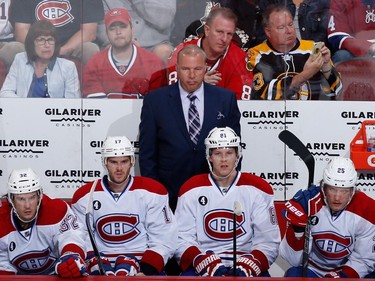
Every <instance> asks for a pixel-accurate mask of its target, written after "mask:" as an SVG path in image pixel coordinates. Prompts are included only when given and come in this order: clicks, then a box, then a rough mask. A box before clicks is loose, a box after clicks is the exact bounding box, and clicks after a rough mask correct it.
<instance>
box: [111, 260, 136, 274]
mask: <svg viewBox="0 0 375 281" xmlns="http://www.w3.org/2000/svg"><path fill="white" fill-rule="evenodd" d="M139 271H140V267H139V262H138V259H137V258H136V257H134V256H131V255H126V256H122V255H121V256H118V257H117V259H116V263H115V275H116V276H134V275H136V274H137V273H138V272H139Z"/></svg>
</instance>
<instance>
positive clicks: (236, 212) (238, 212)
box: [233, 201, 242, 276]
mask: <svg viewBox="0 0 375 281" xmlns="http://www.w3.org/2000/svg"><path fill="white" fill-rule="evenodd" d="M241 215H242V207H241V204H240V202H238V201H234V206H233V276H237V271H236V269H237V216H241Z"/></svg>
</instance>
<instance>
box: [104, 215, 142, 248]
mask: <svg viewBox="0 0 375 281" xmlns="http://www.w3.org/2000/svg"><path fill="white" fill-rule="evenodd" d="M138 224H139V217H138V215H133V214H110V215H107V216H103V217H101V218H99V219H98V220H97V230H98V235H99V236H100V238H101V239H102V240H103V241H104V242H107V243H114V244H122V243H127V242H129V241H131V240H133V239H134V238H136V237H137V236H138V235H139V234H140V231H139V229H138V228H137V225H138Z"/></svg>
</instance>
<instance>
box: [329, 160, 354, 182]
mask: <svg viewBox="0 0 375 281" xmlns="http://www.w3.org/2000/svg"><path fill="white" fill-rule="evenodd" d="M323 183H324V184H328V185H331V186H334V187H342V188H351V187H355V186H356V183H357V171H356V170H355V167H354V164H353V162H352V160H350V159H349V158H344V157H335V158H333V159H332V160H331V161H330V162H329V163H328V165H327V167H326V168H325V169H324V172H323Z"/></svg>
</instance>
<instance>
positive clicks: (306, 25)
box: [183, 0, 329, 51]
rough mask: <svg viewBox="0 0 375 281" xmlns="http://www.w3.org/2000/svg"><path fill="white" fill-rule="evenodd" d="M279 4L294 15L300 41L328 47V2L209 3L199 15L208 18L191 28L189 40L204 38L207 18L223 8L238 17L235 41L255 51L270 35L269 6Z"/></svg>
mask: <svg viewBox="0 0 375 281" xmlns="http://www.w3.org/2000/svg"><path fill="white" fill-rule="evenodd" d="M183 2H186V1H183ZM196 2H198V1H196ZM199 2H200V1H199ZM276 3H280V4H283V5H285V6H287V7H288V9H289V10H290V12H291V13H292V15H293V20H294V24H295V27H296V33H297V38H299V39H305V40H314V41H322V42H325V43H326V42H327V25H328V10H329V1H327V0H314V1H309V0H307V1H303V0H294V1H292V0H260V1H253V0H246V1H238V0H216V1H208V2H207V4H206V9H205V10H204V8H203V9H201V10H198V11H196V13H198V14H200V13H201V12H202V11H203V10H204V11H205V15H204V16H203V17H202V18H201V19H200V20H197V21H196V22H195V23H193V25H190V26H189V27H190V28H189V31H188V34H187V36H186V37H188V36H189V35H195V36H198V37H199V36H200V33H202V34H203V33H204V30H203V26H204V23H205V18H206V16H207V15H208V13H207V12H209V11H210V9H212V7H216V6H218V5H221V7H228V8H230V9H232V10H233V12H234V13H235V14H236V16H237V18H238V23H237V28H236V33H235V35H234V36H233V40H234V42H235V43H236V44H237V45H238V46H240V47H241V48H242V49H243V50H244V51H247V50H248V49H249V48H251V47H254V46H256V45H258V44H260V43H262V42H263V41H264V40H266V35H265V33H264V29H263V26H262V15H263V13H264V11H265V10H266V8H267V6H269V5H270V4H276ZM194 25H195V26H194ZM186 26H187V24H186Z"/></svg>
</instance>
